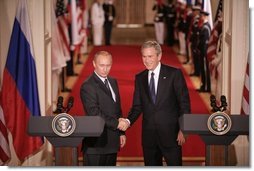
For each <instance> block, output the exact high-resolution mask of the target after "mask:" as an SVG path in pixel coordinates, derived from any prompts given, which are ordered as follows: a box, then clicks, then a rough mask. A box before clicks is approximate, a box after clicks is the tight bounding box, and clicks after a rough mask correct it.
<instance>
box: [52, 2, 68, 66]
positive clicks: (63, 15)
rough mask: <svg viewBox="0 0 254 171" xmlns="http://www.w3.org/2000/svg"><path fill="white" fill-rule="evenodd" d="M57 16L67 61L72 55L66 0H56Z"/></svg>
mask: <svg viewBox="0 0 254 171" xmlns="http://www.w3.org/2000/svg"><path fill="white" fill-rule="evenodd" d="M55 9H56V11H55V13H56V18H57V26H58V30H57V31H59V33H60V39H61V42H62V47H63V51H64V57H65V60H66V61H69V60H70V59H71V56H70V36H69V31H68V24H69V23H68V22H69V21H68V15H67V11H66V4H65V2H64V0H57V2H56V8H55Z"/></svg>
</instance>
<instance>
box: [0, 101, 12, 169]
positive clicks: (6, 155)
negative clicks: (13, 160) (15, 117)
mask: <svg viewBox="0 0 254 171" xmlns="http://www.w3.org/2000/svg"><path fill="white" fill-rule="evenodd" d="M9 159H10V148H9V141H8V134H7V128H6V124H5V119H4V113H3V109H2V106H1V105H0V165H2V164H4V163H5V162H7V161H8V160H9Z"/></svg>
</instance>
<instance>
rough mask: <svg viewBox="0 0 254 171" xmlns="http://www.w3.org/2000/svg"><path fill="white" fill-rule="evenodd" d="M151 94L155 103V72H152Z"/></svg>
mask: <svg viewBox="0 0 254 171" xmlns="http://www.w3.org/2000/svg"><path fill="white" fill-rule="evenodd" d="M149 90H150V96H151V98H152V100H153V103H154V104H155V101H156V94H155V83H154V73H153V72H152V73H151V78H150V84H149Z"/></svg>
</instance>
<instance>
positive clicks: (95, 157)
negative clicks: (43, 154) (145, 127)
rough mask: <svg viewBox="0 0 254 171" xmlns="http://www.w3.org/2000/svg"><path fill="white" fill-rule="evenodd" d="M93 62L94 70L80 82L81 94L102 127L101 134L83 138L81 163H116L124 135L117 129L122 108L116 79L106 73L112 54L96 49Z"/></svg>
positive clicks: (88, 113)
mask: <svg viewBox="0 0 254 171" xmlns="http://www.w3.org/2000/svg"><path fill="white" fill-rule="evenodd" d="M93 66H94V72H93V73H92V75H91V76H90V77H89V78H88V79H87V80H86V81H84V83H83V84H82V86H81V89H80V97H81V100H82V103H83V106H84V110H85V112H86V114H87V116H101V117H102V118H103V119H104V120H105V127H104V130H103V133H102V135H101V136H100V137H86V138H84V140H83V144H82V150H83V153H84V165H86V166H115V165H116V158H117V152H118V151H119V149H120V147H123V146H124V145H125V143H126V137H125V133H124V132H123V131H120V130H119V129H117V128H118V127H120V125H119V121H118V119H119V118H120V117H122V109H121V105H120V95H119V89H118V84H117V81H116V79H114V78H112V77H110V76H109V72H110V69H111V66H112V56H111V54H110V53H108V52H106V51H99V52H97V53H96V54H95V56H94V60H93Z"/></svg>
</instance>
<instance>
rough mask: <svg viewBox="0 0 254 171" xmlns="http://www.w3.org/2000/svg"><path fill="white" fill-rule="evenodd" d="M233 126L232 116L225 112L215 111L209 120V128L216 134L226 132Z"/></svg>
mask: <svg viewBox="0 0 254 171" xmlns="http://www.w3.org/2000/svg"><path fill="white" fill-rule="evenodd" d="M231 126H232V122H231V118H230V117H229V116H228V114H226V113H225V112H215V113H213V114H211V115H210V116H209V118H208V120H207V127H208V129H209V130H210V131H211V132H212V133H213V134H215V135H224V134H226V133H227V132H228V131H229V130H230V129H231Z"/></svg>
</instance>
